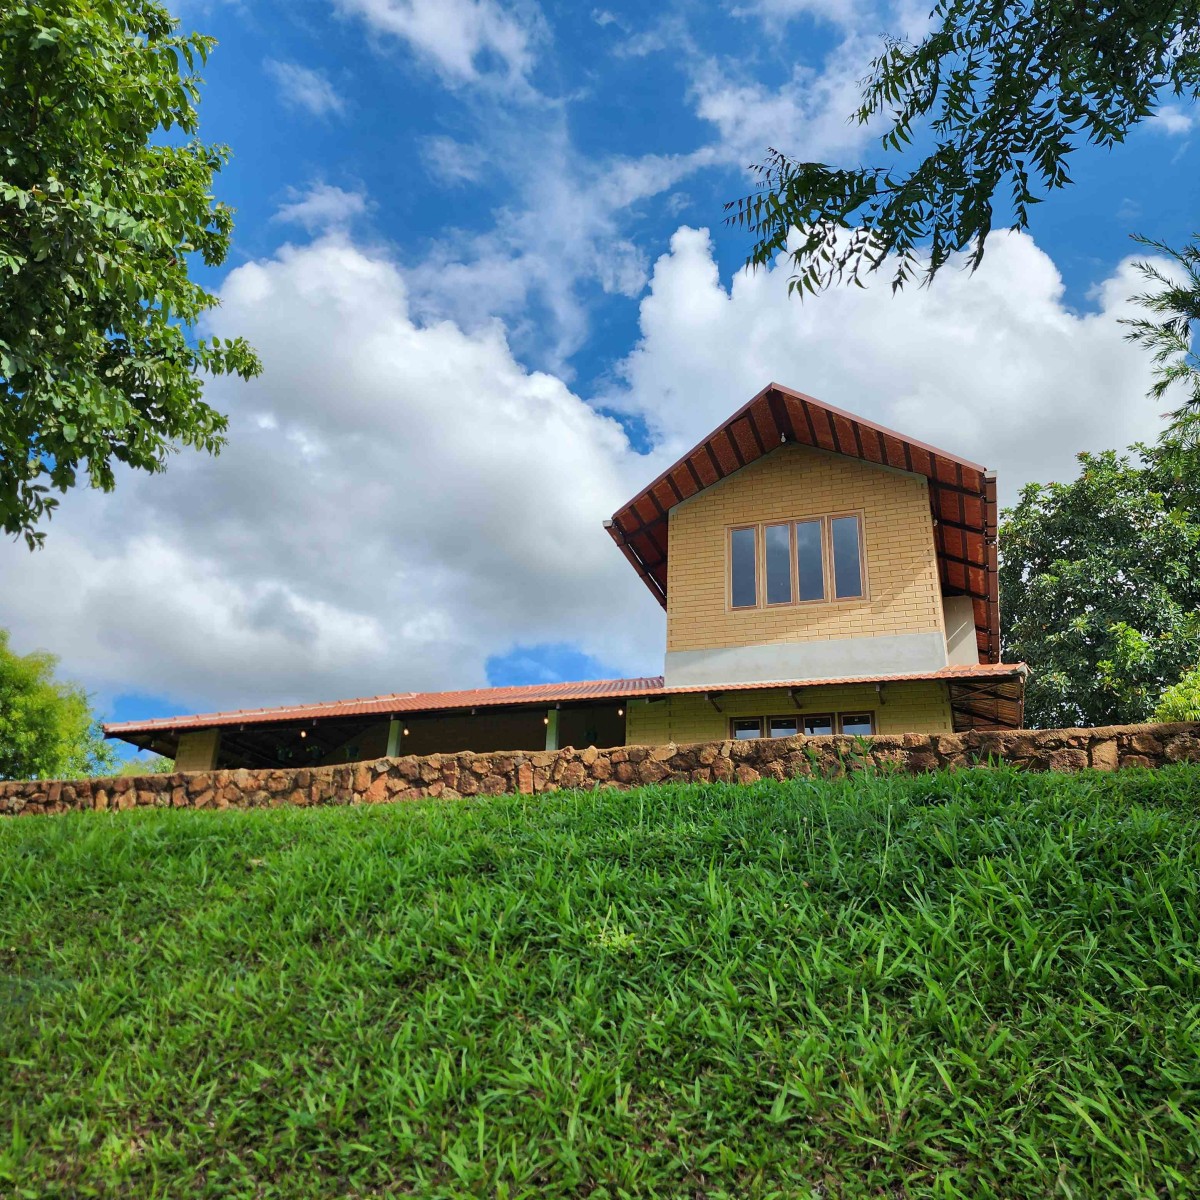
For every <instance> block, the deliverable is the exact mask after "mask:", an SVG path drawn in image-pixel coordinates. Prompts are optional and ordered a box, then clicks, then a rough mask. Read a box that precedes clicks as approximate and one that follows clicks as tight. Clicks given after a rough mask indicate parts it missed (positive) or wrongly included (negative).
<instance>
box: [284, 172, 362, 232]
mask: <svg viewBox="0 0 1200 1200" xmlns="http://www.w3.org/2000/svg"><path fill="white" fill-rule="evenodd" d="M288 191H289V198H288V202H287V203H286V204H281V205H280V206H279V208H278V209H276V211H275V215H274V216H273V217H272V218H271V219H272V220H273V221H283V222H285V223H288V224H292V225H300V226H302V227H303V228H304V229H307V230H308V231H309V232H310V233H315V232H318V231H320V230H326V229H341V228H344V227H345V226H346V225H348V224H349V223H350V222H351V221H352V220H354V218H355V217H361V216H364V215H365V214H366V212H367V207H368V206H367V197H366V193H365V192H362V191H355V192H348V191H346V190H345V189H344V188H340V187H334V186H333V185H332V184H328V183H314V184H312V185H311V186H310V187H309V189H308V190H307V191H305V192H300V191H297V190H296V189H295V188H289V189H288Z"/></svg>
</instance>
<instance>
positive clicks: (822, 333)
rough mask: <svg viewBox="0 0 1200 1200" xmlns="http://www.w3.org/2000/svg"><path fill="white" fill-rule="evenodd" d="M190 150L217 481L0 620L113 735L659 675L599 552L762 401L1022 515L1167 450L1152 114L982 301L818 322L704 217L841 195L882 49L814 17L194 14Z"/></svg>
mask: <svg viewBox="0 0 1200 1200" xmlns="http://www.w3.org/2000/svg"><path fill="white" fill-rule="evenodd" d="M182 16H183V19H184V22H185V24H187V25H189V26H191V27H194V28H197V29H200V30H202V31H204V32H206V33H211V34H212V35H214V36H215V37H216V38H217V39H218V40H219V43H220V44H219V46H218V47H217V49H216V51H215V53H214V54H213V57H212V59H211V61H210V63H209V65H208V67H207V69H206V70H205V72H204V74H205V78H206V81H207V82H206V85H205V87H204V95H203V102H202V106H201V123H202V135H203V136H204V138H205V139H206V140H210V141H218V142H225V143H227V144H228V145H229V146H230V147H231V148H232V150H233V154H234V157H233V160H232V162H231V163H230V165H229V166H228V168H227V169H226V170H225V171H224V172H223V173H222V175H221V176H220V178H219V180H218V184H217V191H218V194H219V196H220V197H221V198H222V199H223V200H225V201H227V202H229V203H231V204H233V205H234V206H235V207H236V209H237V228H236V234H235V239H234V246H233V250H232V253H231V255H230V258H229V261H228V262H227V263H226V264H225V266H224V267H222V268H221V269H220V270H218V271H213V272H210V273H209V276H208V282H209V283H210V285H211V286H212V287H213V288H214V290H217V291H219V292H220V293H221V296H222V301H223V303H222V308H221V310H220V311H219V312H218V313H217V314H215V315H214V317H213V319H212V322H211V325H210V328H211V329H212V331H214V332H217V333H220V334H231V333H244V334H246V335H247V336H248V337H249V338H250V339H251V341H252V342H253V343H254V344H255V345H256V346H257V347H258V348H259V349H260V351H261V352H262V354H263V358H264V362H265V364H266V368H267V369H266V372H265V374H264V376H263V378H262V379H261V380H258V381H255V382H254V383H252V384H241V383H238V382H236V381H224V380H222V381H217V382H216V383H214V384H213V386H212V388H211V390H210V395H211V396H212V397H213V398H214V399H215V401H216V402H217V403H218V404H220V405H221V407H222V408H223V409H225V410H226V411H228V412H229V413H230V415H231V422H232V424H231V444H230V448H229V449H228V450H227V451H226V452H225V453H224V454H222V455H221V456H220V458H218V459H216V460H207V459H200V458H199V457H198V456H193V455H181V456H179V457H178V458H177V459H176V460H174V462H173V464H172V466H171V468H170V470H169V471H168V473H167V474H166V475H165V476H161V477H156V478H154V479H149V480H146V479H136V478H134V477H132V476H127V477H122V479H121V480H120V483H119V487H118V490H117V492H116V493H114V494H113V495H112V496H98V495H94V494H87V493H81V494H78V495H73V496H71V497H69V498H68V499H67V500H66V501H65V502H64V504H63V507H62V510H61V511H60V513H59V515H58V516H57V517H56V518H55V520H54V522H53V523H52V525H51V527H50V529H49V545H48V547H47V549H46V550H44V551H42V552H40V553H39V554H37V555H32V556H31V555H29V554H28V553H27V552H25V551H24V550H23V549H20V548H18V547H16V546H5V547H3V548H0V572H3V575H4V578H5V579H6V582H9V586H8V587H7V588H6V589H5V590H4V594H3V595H2V596H0V624H5V625H8V626H9V627H11V629H12V631H13V639H14V644H15V645H17V646H18V647H23V646H28V647H29V648H32V647H33V646H35V645H36V646H41V647H45V648H47V649H50V650H52V651H55V652H57V653H59V654H60V655H61V656H62V659H63V672H64V674H66V675H68V676H70V677H73V678H76V679H79V680H81V681H82V682H83V683H84V684H85V685H86V686H87V687H89V688H90V689H91V690H92V691H93V693H94V695H95V696H96V700H97V703H98V705H99V707H100V708H101V709H102V710H103V711H104V712H105V713H106V714H107V715H109V716H111V717H113V718H116V719H123V718H135V717H139V716H143V715H161V714H165V713H171V712H182V711H195V710H197V709H207V708H211V707H230V706H232V707H243V706H251V705H256V704H268V703H277V702H278V703H282V702H288V701H292V700H302V699H311V700H316V699H327V698H333V697H336V696H346V695H361V694H372V693H375V692H380V691H392V690H408V689H423V688H434V687H456V686H473V685H478V684H481V683H485V682H490V683H493V684H502V683H511V682H526V681H534V680H537V679H542V678H579V677H586V676H594V675H598V674H609V673H642V672H647V673H649V672H654V671H657V670H659V669H660V668H661V654H662V649H663V646H662V618H661V612H660V611H659V610H658V609H657V607H656V605H655V604H654V602H653V600H652V599H651V598H650V596H649V595H648V593H646V592H645V591H644V590H643V589H641V586H640V585H639V584H638V583H637V581H636V579H634V578H633V576H632V572H631V571H629V569H628V566H627V565H626V564H625V563H624V561H623V560H622V559H621V556H620V555H619V554H618V553H617V552H616V550H615V549H614V548H613V547H612V545H611V544H610V543H609V539H608V538H607V537H605V536H604V534H603V531H602V529H601V526H600V522H601V520H602V518H603V517H605V516H607V515H609V514H610V513H611V512H612V511H613V509H614V508H615V507H617V506H618V504H619V503H620V502H621V501H623V500H624V499H626V498H627V497H628V496H629V495H630V494H632V492H633V491H635V490H636V489H637V488H638V487H639V486H641V484H642V483H644V482H646V481H647V480H648V479H650V478H652V477H653V476H654V475H655V474H656V473H657V472H658V470H660V469H661V468H662V466H664V465H665V464H666V463H667V462H669V461H670V460H671V459H672V458H673V457H674V456H675V455H677V454H678V453H679V452H680V451H682V450H683V449H685V448H686V447H687V446H688V445H690V444H692V443H693V442H694V441H695V440H696V439H697V438H698V437H700V436H701V435H703V434H704V433H705V432H707V430H708V429H709V428H711V427H712V426H713V425H714V424H715V423H716V422H717V421H719V420H720V419H721V418H722V417H723V416H724V415H726V414H727V413H728V412H730V411H732V410H733V409H734V408H736V407H738V406H739V405H740V404H742V403H743V402H744V401H745V400H746V399H748V398H749V396H750V395H752V394H753V393H754V392H755V391H757V390H758V388H760V387H761V386H763V385H764V384H765V383H767V382H768V381H770V380H771V379H777V380H779V381H780V382H783V383H787V384H789V385H792V386H795V387H798V388H801V389H802V390H805V391H808V392H811V393H813V394H815V395H818V396H820V397H822V398H824V399H827V400H829V401H830V402H832V403H835V404H838V405H841V406H843V407H847V408H850V409H852V410H855V411H858V412H861V413H863V414H864V415H867V416H869V417H872V418H874V419H877V420H882V421H884V422H885V423H887V424H889V425H893V426H896V427H899V428H901V429H904V430H905V431H907V432H910V433H912V434H913V435H914V436H919V437H922V438H924V439H925V440H929V441H932V442H934V443H939V444H943V445H945V446H946V448H947V449H950V450H953V451H957V452H959V453H962V454H966V455H968V456H971V457H974V458H976V459H978V460H981V461H984V462H986V463H987V465H988V466H992V467H995V468H996V469H997V470H999V472H1000V475H1001V486H1002V491H1003V492H1004V494H1005V495H1006V496H1007V497H1008V498H1009V499H1011V498H1012V497H1013V496H1015V491H1016V488H1017V487H1018V486H1019V485H1020V484H1021V483H1023V482H1026V481H1027V480H1029V479H1046V478H1055V477H1058V478H1061V477H1064V476H1066V475H1067V474H1069V473H1070V471H1071V470H1072V467H1073V456H1074V454H1075V453H1077V452H1078V451H1079V450H1081V449H1099V448H1103V447H1106V446H1112V445H1123V444H1126V443H1127V442H1128V441H1131V440H1133V439H1134V438H1135V437H1147V436H1152V435H1153V433H1154V432H1155V430H1156V428H1157V415H1156V412H1155V408H1154V406H1153V405H1152V403H1151V402H1149V401H1147V400H1145V399H1144V398H1143V393H1144V391H1145V387H1146V382H1147V375H1146V364H1145V362H1144V360H1143V358H1142V357H1141V355H1140V353H1139V352H1138V351H1137V350H1136V349H1134V348H1131V347H1128V346H1126V345H1125V344H1124V343H1123V342H1122V340H1121V332H1122V330H1121V326H1120V325H1119V324H1118V322H1119V319H1120V317H1121V316H1122V315H1125V314H1127V312H1128V309H1127V307H1126V303H1125V302H1126V298H1127V297H1128V296H1129V294H1130V293H1131V292H1133V291H1135V290H1136V288H1137V279H1136V276H1135V274H1134V273H1133V271H1132V269H1131V267H1130V264H1129V262H1128V259H1129V256H1130V255H1131V254H1133V253H1134V247H1133V246H1132V244H1131V242H1130V241H1129V235H1130V234H1131V233H1133V232H1137V231H1140V232H1144V233H1146V234H1149V235H1151V236H1154V237H1157V238H1162V239H1166V240H1168V241H1175V242H1179V241H1182V240H1184V239H1185V238H1186V237H1187V236H1189V235H1190V234H1191V232H1192V231H1193V229H1194V220H1193V217H1194V214H1195V213H1196V211H1197V199H1198V196H1197V183H1196V180H1197V170H1196V167H1197V154H1198V153H1200V150H1198V146H1200V119H1198V116H1200V114H1197V113H1196V112H1195V111H1193V110H1192V109H1191V108H1184V107H1180V106H1178V105H1177V104H1169V105H1168V108H1167V111H1166V112H1165V114H1164V115H1163V116H1160V117H1159V118H1158V119H1156V120H1154V121H1151V122H1149V123H1148V124H1147V125H1146V126H1145V127H1143V128H1141V129H1139V130H1138V131H1137V132H1136V133H1135V134H1134V136H1133V137H1132V138H1131V140H1130V142H1129V144H1128V145H1127V146H1125V147H1122V148H1119V149H1118V150H1117V151H1115V152H1112V153H1108V152H1098V151H1094V150H1088V151H1085V152H1081V153H1080V155H1079V156H1078V157H1077V158H1076V159H1075V160H1074V165H1073V175H1074V178H1075V180H1076V185H1075V186H1074V187H1073V188H1070V189H1068V190H1067V191H1065V192H1063V193H1061V194H1059V195H1057V196H1055V197H1053V198H1052V200H1051V201H1050V202H1049V203H1047V204H1046V205H1044V206H1042V208H1041V209H1040V210H1039V211H1037V214H1036V216H1037V222H1036V224H1035V226H1034V228H1033V229H1032V231H1031V236H1027V237H1019V238H1018V237H1009V236H1006V235H1003V234H1001V235H999V236H997V237H996V238H995V239H993V245H992V247H991V249H990V252H989V256H988V259H987V261H986V263H985V267H984V269H983V270H982V271H981V272H980V273H979V274H978V275H977V276H975V277H974V278H967V277H965V276H964V275H963V274H962V273H961V272H959V271H950V272H948V273H947V275H946V278H945V282H944V283H943V282H942V281H941V280H939V282H938V284H937V285H935V287H934V289H933V290H932V291H930V292H923V293H919V294H913V295H906V296H904V297H902V298H901V299H899V300H896V301H892V300H891V299H890V298H889V297H888V296H887V294H886V288H876V289H873V291H872V292H871V293H870V294H849V293H843V294H838V295H831V296H827V297H823V298H821V299H819V300H817V301H816V302H810V303H805V304H804V305H803V306H801V305H799V304H797V303H796V302H795V301H792V300H789V299H788V298H787V296H786V288H785V280H786V273H785V272H783V271H771V272H760V273H759V274H758V275H757V276H756V277H754V278H753V279H747V278H745V277H744V276H742V275H741V274H740V266H741V263H742V261H743V259H744V256H745V254H746V251H747V244H746V239H745V235H744V234H742V233H741V232H739V231H737V230H733V229H730V228H727V227H725V226H724V224H723V213H722V204H723V203H724V202H725V201H726V200H728V199H730V198H732V197H734V196H736V195H738V194H740V193H743V192H745V191H746V190H748V188H749V186H750V183H751V180H750V177H749V175H748V174H747V172H746V170H745V166H746V165H747V164H748V163H749V162H750V161H752V160H754V159H756V158H758V157H760V156H761V154H762V152H763V150H764V149H765V147H766V146H767V144H768V143H773V144H776V145H778V146H780V148H782V149H785V150H787V151H789V152H791V153H793V154H795V155H798V156H800V157H804V158H817V159H822V160H825V161H830V162H834V161H836V162H842V163H853V162H859V161H867V160H870V159H871V158H872V157H874V152H873V148H872V145H871V142H870V140H869V138H868V137H867V135H865V134H864V133H863V132H862V131H861V130H858V129H857V128H855V127H853V126H851V125H849V124H848V123H847V122H846V119H845V118H846V116H847V115H848V114H849V112H850V110H851V108H852V107H853V103H854V99H855V92H856V87H855V81H856V80H857V79H858V78H860V77H861V75H862V74H863V71H864V70H865V67H866V64H867V63H868V62H869V59H870V56H871V54H872V52H873V51H874V49H875V48H876V46H877V45H878V34H879V33H880V32H881V31H884V30H887V31H890V32H906V31H907V32H912V33H919V31H920V29H921V26H922V20H923V10H921V9H909V8H906V7H905V6H904V5H889V4H873V3H863V4H857V3H842V2H840V0H730V2H729V3H727V4H713V3H709V4H699V3H684V2H679V3H668V4H665V5H658V6H648V5H644V4H643V5H634V4H615V3H611V4H608V3H606V4H601V5H598V6H596V7H594V8H593V7H590V6H588V5H574V4H555V3H549V2H543V3H540V4H539V3H535V2H534V0H529V2H512V0H300V2H298V3H289V4H277V3H270V2H267V0H245V2H243V3H222V2H213V3H196V2H191V0H189V2H188V3H186V4H185V5H184V6H183V8H182Z"/></svg>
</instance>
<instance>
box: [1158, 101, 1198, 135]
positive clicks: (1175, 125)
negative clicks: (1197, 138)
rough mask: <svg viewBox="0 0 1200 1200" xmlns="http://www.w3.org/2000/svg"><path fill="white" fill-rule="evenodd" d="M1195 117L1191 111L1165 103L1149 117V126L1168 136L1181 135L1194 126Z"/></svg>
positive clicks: (1188, 131)
mask: <svg viewBox="0 0 1200 1200" xmlns="http://www.w3.org/2000/svg"><path fill="white" fill-rule="evenodd" d="M1196 121H1197V118H1196V116H1195V115H1194V114H1193V113H1189V112H1184V110H1183V109H1182V108H1179V107H1178V106H1176V105H1173V104H1166V105H1164V106H1163V107H1162V108H1160V109H1159V110H1158V111H1157V112H1156V113H1155V114H1154V115H1153V116H1152V117H1151V118H1150V128H1151V129H1156V130H1157V131H1158V132H1159V133H1165V134H1167V135H1168V136H1170V137H1182V136H1183V135H1184V134H1185V133H1190V132H1191V131H1192V130H1193V129H1195V127H1196Z"/></svg>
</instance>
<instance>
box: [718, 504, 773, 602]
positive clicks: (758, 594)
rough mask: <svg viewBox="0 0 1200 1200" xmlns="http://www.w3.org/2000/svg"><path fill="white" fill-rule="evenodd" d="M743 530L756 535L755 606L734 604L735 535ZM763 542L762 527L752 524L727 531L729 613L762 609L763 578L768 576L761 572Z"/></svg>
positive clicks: (726, 565) (726, 553)
mask: <svg viewBox="0 0 1200 1200" xmlns="http://www.w3.org/2000/svg"><path fill="white" fill-rule="evenodd" d="M743 529H749V530H750V531H751V532H752V533H753V534H754V603H753V604H734V602H733V535H734V534H735V533H740V532H741V531H742V530H743ZM761 542H762V533H761V527H760V526H758V525H752V524H743V525H729V526H727V527H726V529H725V607H726V611H728V612H736V613H743V612H757V611H758V610H759V609H760V608H762V606H763V604H762V598H763V586H764V584H763V577H764V576H765V575H766V570H765V569H764V570H761V571H760V570H759V569H758V568H759V563H760V562H761V560H762V553H761V550H762V547H761V545H760V543H761Z"/></svg>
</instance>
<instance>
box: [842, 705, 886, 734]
mask: <svg viewBox="0 0 1200 1200" xmlns="http://www.w3.org/2000/svg"><path fill="white" fill-rule="evenodd" d="M847 717H866V718H867V720H868V721H869V722H870V723H871V732H870V733H847V732H846V718H847ZM837 729H838V733H839V734H841V735H842V737H875V735H876V734H877V733H878V732H879V726H878V725H877V724H876V722H875V710H874V709H872V708H849V709H847V710H846V711H845V712H840V713H838V715H837Z"/></svg>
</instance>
